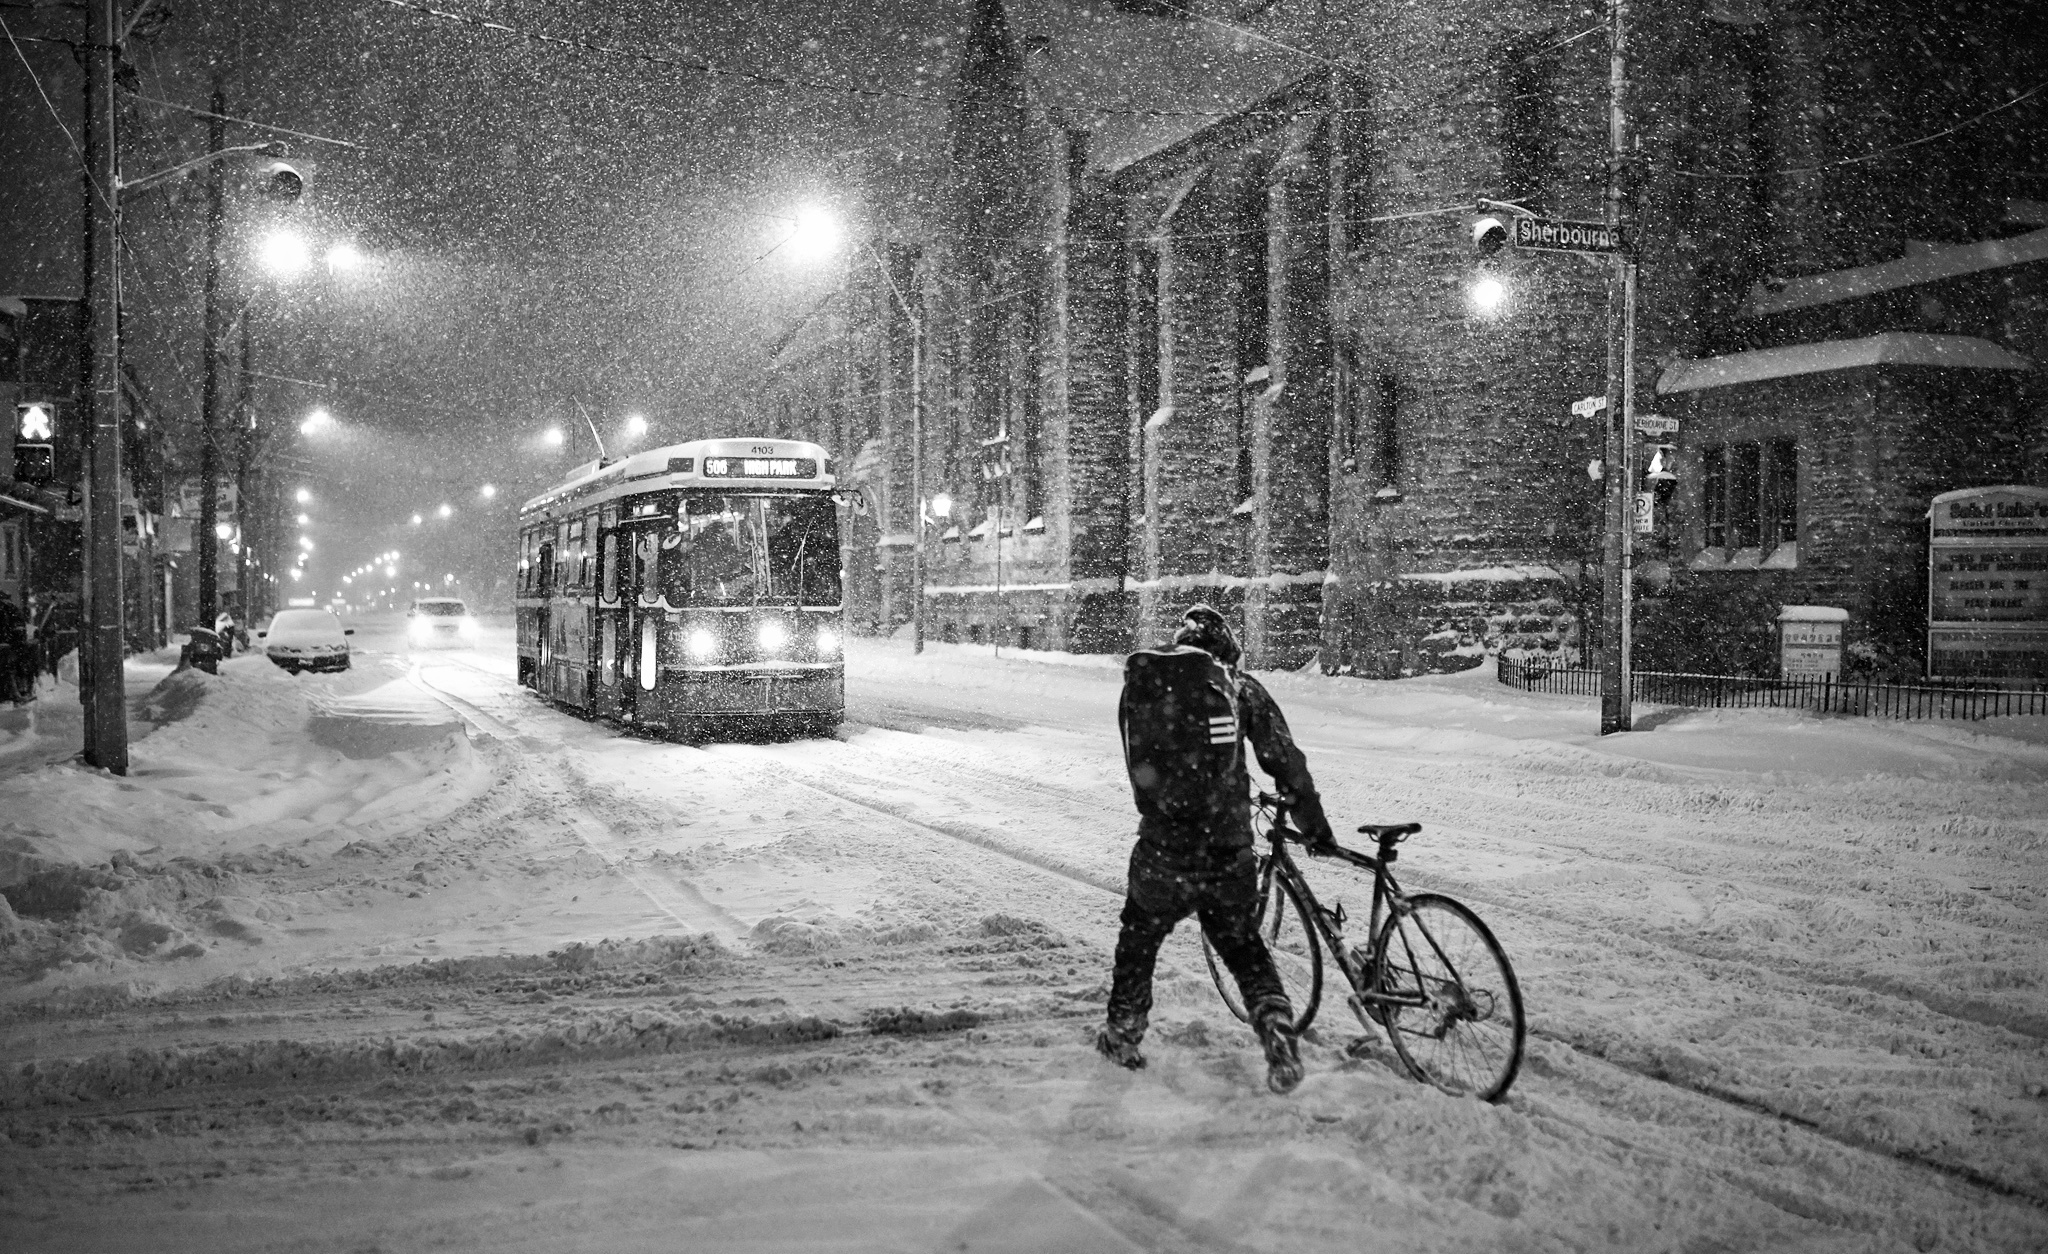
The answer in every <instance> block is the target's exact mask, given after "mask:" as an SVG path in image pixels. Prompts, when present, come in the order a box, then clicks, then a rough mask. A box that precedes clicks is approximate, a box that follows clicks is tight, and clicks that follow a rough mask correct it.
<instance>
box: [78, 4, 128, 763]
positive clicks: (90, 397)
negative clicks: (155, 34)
mask: <svg viewBox="0 0 2048 1254" xmlns="http://www.w3.org/2000/svg"><path fill="white" fill-rule="evenodd" d="M114 4H115V0H88V4H87V9H86V13H87V17H86V29H87V30H88V31H89V32H90V35H89V37H88V39H87V43H86V46H87V49H88V53H87V56H88V58H89V59H88V60H87V62H86V64H87V73H86V76H85V149H86V151H85V167H86V175H85V239H84V241H83V242H84V246H85V247H84V257H83V260H84V262H85V318H86V327H87V331H88V340H87V349H88V351H87V352H86V353H84V354H83V356H84V362H83V363H82V366H81V369H82V373H83V374H84V383H85V389H84V390H85V424H84V427H85V429H84V437H85V466H84V468H83V469H84V474H83V476H82V477H83V479H84V480H85V493H84V495H85V500H84V506H85V508H84V524H85V535H84V545H83V548H84V558H85V562H84V565H85V571H84V575H85V578H84V585H85V586H84V589H83V591H84V594H85V595H84V598H83V600H84V606H83V608H84V611H85V613H84V615H83V618H84V627H85V630H84V632H83V634H82V635H81V637H80V639H79V651H78V659H79V663H80V665H79V686H78V700H79V704H80V705H82V706H84V707H85V710H84V713H85V760H86V762H87V763H88V764H90V765H92V766H96V767H99V768H100V769H102V770H106V771H111V772H112V773H114V774H116V775H126V774H127V773H128V703H127V699H126V692H125V690H124V676H123V674H122V665H123V661H124V658H125V656H126V654H127V648H126V645H125V640H124V634H123V631H122V627H123V623H122V615H123V614H124V612H125V611H126V609H127V606H126V603H125V601H124V599H123V598H122V596H121V274H120V238H121V219H120V213H121V210H120V204H121V200H120V195H121V193H120V187H121V173H120V159H119V157H118V155H117V152H116V148H115V122H116V117H115V107H116V102H117V97H116V95H115V86H114V62H115V57H116V55H117V54H116V50H115V46H114V45H115V41H116V40H117V39H118V38H119V36H120V30H121V27H120V23H119V19H118V17H117V15H116V13H115V10H114Z"/></svg>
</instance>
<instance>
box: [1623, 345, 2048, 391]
mask: <svg viewBox="0 0 2048 1254" xmlns="http://www.w3.org/2000/svg"><path fill="white" fill-rule="evenodd" d="M1859 366H1937V367H1944V368H1947V369H1951V370H2031V369H2032V368H2033V363H2032V362H2030V361H2028V360H2027V359H2026V358H2024V357H2022V356H2020V355H2019V354H2018V353H2015V352H2013V351H2012V350H2011V349H2008V348H2003V347H2001V346H1999V345H1997V344H1993V343H1992V342H1991V341H1990V340H1986V339H1979V338H1978V337H1976V336H1974V335H1930V334H1928V333H1926V332H1923V331H1887V332H1885V333H1883V334H1882V335H1869V336H1865V337H1863V338H1862V339H1859V340H1824V341H1822V342H1821V343H1818V344H1793V345H1789V346H1787V347H1785V348H1759V349H1754V350H1752V351H1750V352H1747V353H1729V354H1728V355H1727V356H1725V357H1703V358H1701V359H1699V360H1698V361H1682V362H1679V363H1678V364H1677V365H1675V366H1672V367H1670V368H1669V369H1667V370H1665V372H1664V373H1663V374H1662V375H1660V376H1658V378H1657V392H1658V394H1659V395H1662V396H1669V395H1671V394H1672V393H1674V392H1701V391H1705V390H1706V389H1708V388H1724V387H1733V386H1735V385H1736V384H1740V383H1759V382H1762V381H1763V380H1765V379H1785V378H1791V377H1792V376H1795V375H1803V374H1820V373H1823V372H1825V371H1829V370H1854V369H1856V368H1857V367H1859Z"/></svg>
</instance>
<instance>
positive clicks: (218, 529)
mask: <svg viewBox="0 0 2048 1254" xmlns="http://www.w3.org/2000/svg"><path fill="white" fill-rule="evenodd" d="M213 534H214V535H216V536H218V537H220V538H221V539H223V540H226V539H228V538H229V537H231V536H233V535H234V534H235V524H233V523H215V524H213Z"/></svg>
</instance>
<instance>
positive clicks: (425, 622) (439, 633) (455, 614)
mask: <svg viewBox="0 0 2048 1254" xmlns="http://www.w3.org/2000/svg"><path fill="white" fill-rule="evenodd" d="M405 618H406V623H405V638H406V639H407V640H409V641H411V642H412V647H413V648H415V649H432V648H439V647H442V646H449V647H459V646H462V645H471V644H475V643H476V619H475V618H474V617H472V616H471V614H470V612H469V606H467V605H465V604H463V602H462V601H461V599H460V598H457V597H421V598H419V599H418V600H416V601H414V602H413V603H412V607H411V608H410V609H408V610H406V612H405Z"/></svg>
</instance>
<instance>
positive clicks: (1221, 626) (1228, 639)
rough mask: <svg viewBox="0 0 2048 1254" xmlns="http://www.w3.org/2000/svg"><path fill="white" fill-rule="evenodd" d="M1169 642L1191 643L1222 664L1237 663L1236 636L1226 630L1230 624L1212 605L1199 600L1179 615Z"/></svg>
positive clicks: (1231, 664)
mask: <svg viewBox="0 0 2048 1254" xmlns="http://www.w3.org/2000/svg"><path fill="white" fill-rule="evenodd" d="M1173 642H1174V643H1175V644H1185V645H1192V646H1193V647H1195V648H1197V649H1200V650H1201V651H1202V652H1204V653H1207V654H1209V655H1210V656H1211V657H1213V658H1215V659H1216V660H1217V661H1219V662H1221V663H1223V664H1224V665H1225V666H1235V665H1237V659H1238V657H1239V656H1240V655H1241V651H1240V650H1239V649H1238V647H1237V637H1236V636H1234V635H1232V634H1231V632H1230V624H1229V623H1226V622H1224V621H1223V615H1222V614H1221V613H1219V612H1218V611H1217V609H1216V607H1215V606H1213V605H1207V604H1204V603H1202V602H1200V601H1197V602H1196V603H1195V604H1193V605H1190V606H1189V607H1188V609H1187V613H1185V614H1182V615H1181V616H1180V630H1179V631H1176V632H1174V633H1173Z"/></svg>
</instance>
